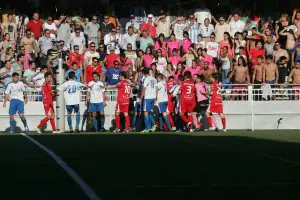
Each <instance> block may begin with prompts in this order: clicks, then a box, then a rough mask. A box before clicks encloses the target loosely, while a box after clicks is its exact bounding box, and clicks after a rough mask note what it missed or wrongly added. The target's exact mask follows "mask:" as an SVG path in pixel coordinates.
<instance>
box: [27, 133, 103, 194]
mask: <svg viewBox="0 0 300 200" xmlns="http://www.w3.org/2000/svg"><path fill="white" fill-rule="evenodd" d="M21 135H22V136H24V137H25V138H27V139H28V140H29V141H30V142H32V143H33V144H35V145H36V146H38V147H39V148H40V149H42V150H43V151H45V152H46V153H47V154H48V155H49V156H50V157H51V158H52V159H53V160H54V161H55V162H56V163H57V164H58V165H59V166H60V167H61V168H63V170H65V172H67V174H69V176H70V177H71V178H72V179H73V180H74V181H75V182H76V183H77V184H78V185H79V186H80V187H81V189H82V190H83V191H84V192H85V194H86V195H87V196H88V197H89V199H90V200H100V198H99V197H98V196H97V194H96V193H95V192H94V191H93V189H92V188H91V187H90V186H89V185H88V184H87V183H85V182H84V180H83V179H82V178H81V177H80V176H79V175H78V174H77V173H76V172H75V171H74V170H73V169H72V168H71V167H70V166H69V165H68V164H67V163H66V162H64V161H63V160H62V159H61V158H60V157H59V156H57V155H56V154H55V153H54V152H53V151H51V150H50V149H48V148H47V147H45V146H44V145H42V144H41V143H39V142H38V141H36V140H35V139H33V138H32V137H30V136H28V135H26V134H24V133H21Z"/></svg>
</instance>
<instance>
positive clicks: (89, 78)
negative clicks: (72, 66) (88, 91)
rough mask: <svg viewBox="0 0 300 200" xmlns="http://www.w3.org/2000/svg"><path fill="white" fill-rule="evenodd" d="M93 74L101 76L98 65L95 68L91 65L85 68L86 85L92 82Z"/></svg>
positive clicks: (100, 69)
mask: <svg viewBox="0 0 300 200" xmlns="http://www.w3.org/2000/svg"><path fill="white" fill-rule="evenodd" d="M93 72H98V74H99V75H101V74H102V68H101V66H100V65H98V66H97V67H96V68H93V67H92V66H91V65H88V66H87V67H86V68H85V76H86V84H88V83H89V82H90V81H92V80H93Z"/></svg>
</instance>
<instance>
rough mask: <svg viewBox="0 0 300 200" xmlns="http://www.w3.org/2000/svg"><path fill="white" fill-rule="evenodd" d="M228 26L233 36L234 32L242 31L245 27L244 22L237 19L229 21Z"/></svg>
mask: <svg viewBox="0 0 300 200" xmlns="http://www.w3.org/2000/svg"><path fill="white" fill-rule="evenodd" d="M229 26H230V35H231V36H232V37H233V36H234V34H235V33H236V32H243V30H244V28H245V22H243V21H241V20H239V21H234V20H233V21H231V22H230V23H229Z"/></svg>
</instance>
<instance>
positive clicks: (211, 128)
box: [208, 127, 216, 131]
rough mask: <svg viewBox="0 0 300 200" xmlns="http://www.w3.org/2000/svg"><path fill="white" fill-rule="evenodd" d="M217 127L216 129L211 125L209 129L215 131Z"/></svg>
mask: <svg viewBox="0 0 300 200" xmlns="http://www.w3.org/2000/svg"><path fill="white" fill-rule="evenodd" d="M215 130H216V129H214V128H213V127H210V128H209V129H208V131H215Z"/></svg>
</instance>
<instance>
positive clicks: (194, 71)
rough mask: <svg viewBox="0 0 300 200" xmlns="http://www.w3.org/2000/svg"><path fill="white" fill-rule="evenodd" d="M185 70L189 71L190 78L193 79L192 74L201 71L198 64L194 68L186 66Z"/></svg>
mask: <svg viewBox="0 0 300 200" xmlns="http://www.w3.org/2000/svg"><path fill="white" fill-rule="evenodd" d="M187 71H189V72H191V74H192V78H193V79H194V75H195V74H198V73H199V72H200V71H201V67H200V66H197V67H196V68H192V67H189V68H187Z"/></svg>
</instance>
